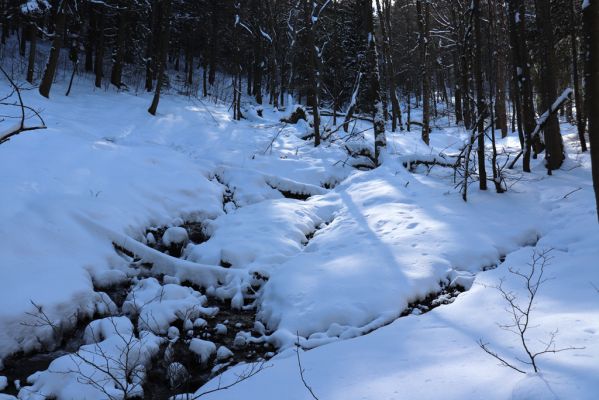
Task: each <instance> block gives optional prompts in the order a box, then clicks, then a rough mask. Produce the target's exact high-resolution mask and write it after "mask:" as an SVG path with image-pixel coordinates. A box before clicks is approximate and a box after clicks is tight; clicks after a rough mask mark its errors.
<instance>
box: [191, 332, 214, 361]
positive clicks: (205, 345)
mask: <svg viewBox="0 0 599 400" xmlns="http://www.w3.org/2000/svg"><path fill="white" fill-rule="evenodd" d="M189 350H190V351H192V352H194V353H195V354H197V355H198V359H199V361H200V363H201V364H205V363H206V362H207V361H208V360H209V359H210V357H212V355H213V354H214V353H216V345H215V344H214V343H213V342H210V341H208V340H202V339H198V338H194V339H191V342H190V343H189Z"/></svg>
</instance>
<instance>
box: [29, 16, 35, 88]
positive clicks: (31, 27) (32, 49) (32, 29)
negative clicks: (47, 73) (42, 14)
mask: <svg viewBox="0 0 599 400" xmlns="http://www.w3.org/2000/svg"><path fill="white" fill-rule="evenodd" d="M36 44H37V24H36V23H35V21H31V22H30V23H29V59H28V61H27V82H29V83H31V84H33V74H34V72H35V52H36V47H37V46H36Z"/></svg>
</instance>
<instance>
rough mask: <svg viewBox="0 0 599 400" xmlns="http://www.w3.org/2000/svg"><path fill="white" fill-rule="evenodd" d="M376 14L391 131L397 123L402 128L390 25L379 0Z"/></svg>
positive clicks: (395, 128) (377, 0) (394, 129)
mask: <svg viewBox="0 0 599 400" xmlns="http://www.w3.org/2000/svg"><path fill="white" fill-rule="evenodd" d="M376 8H377V14H378V15H379V25H380V27H381V33H382V38H383V60H384V62H385V74H386V75H387V84H388V87H389V97H390V99H391V113H392V114H391V129H392V131H393V132H395V131H396V130H397V123H398V121H399V127H400V129H401V130H403V126H402V124H401V109H400V107H399V101H398V100H397V84H396V83H395V65H394V63H393V53H392V51H391V38H390V37H389V33H388V32H389V30H390V28H391V27H390V26H389V25H388V20H387V19H386V18H385V16H384V14H383V10H382V9H381V4H380V0H376Z"/></svg>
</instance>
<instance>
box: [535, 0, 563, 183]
mask: <svg viewBox="0 0 599 400" xmlns="http://www.w3.org/2000/svg"><path fill="white" fill-rule="evenodd" d="M535 10H536V20H537V27H538V29H539V32H540V35H539V41H540V45H541V47H540V48H541V56H542V61H541V88H540V89H541V100H542V101H541V104H542V107H543V112H545V111H547V110H550V109H551V105H552V104H553V102H554V101H555V99H556V97H557V87H556V79H557V74H556V68H555V55H554V49H553V47H554V45H555V41H554V35H553V24H552V21H551V2H550V0H535ZM544 136H545V145H546V148H545V166H546V167H547V173H548V174H549V175H551V171H553V170H555V169H558V168H559V167H560V166H561V165H562V162H563V161H564V144H563V142H562V136H561V134H560V128H559V121H558V119H557V115H556V114H552V113H550V115H549V117H548V120H547V123H546V125H545V129H544Z"/></svg>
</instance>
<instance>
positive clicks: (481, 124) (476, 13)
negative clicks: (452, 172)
mask: <svg viewBox="0 0 599 400" xmlns="http://www.w3.org/2000/svg"><path fill="white" fill-rule="evenodd" d="M472 13H473V18H474V36H475V39H476V44H475V57H474V80H475V81H476V110H477V113H478V117H477V120H478V121H477V123H476V126H477V131H478V135H477V136H478V149H477V154H478V175H479V178H478V182H479V187H480V190H487V171H486V168H485V118H484V117H485V116H486V115H487V114H488V110H487V105H486V104H485V98H484V96H485V95H484V92H483V74H482V66H481V63H482V49H481V48H482V43H483V42H482V36H481V30H480V21H481V19H482V16H481V10H480V0H473V1H472Z"/></svg>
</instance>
